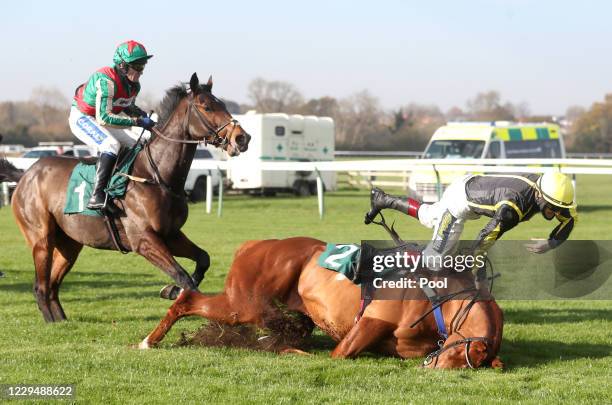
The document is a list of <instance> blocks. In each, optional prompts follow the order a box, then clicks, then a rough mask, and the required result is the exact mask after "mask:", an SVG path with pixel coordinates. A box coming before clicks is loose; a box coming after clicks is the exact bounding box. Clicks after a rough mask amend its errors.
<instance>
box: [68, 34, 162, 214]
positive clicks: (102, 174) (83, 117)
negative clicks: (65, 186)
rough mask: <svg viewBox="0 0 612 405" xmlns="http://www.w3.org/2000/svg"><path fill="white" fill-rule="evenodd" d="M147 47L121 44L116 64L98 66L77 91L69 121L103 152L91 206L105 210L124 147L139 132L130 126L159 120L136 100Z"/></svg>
mask: <svg viewBox="0 0 612 405" xmlns="http://www.w3.org/2000/svg"><path fill="white" fill-rule="evenodd" d="M151 57H153V55H148V54H147V51H146V49H145V47H144V46H143V45H142V44H140V43H138V42H136V41H127V42H124V43H122V44H120V45H119V46H118V47H117V49H116V50H115V55H114V58H113V62H114V64H113V66H110V67H103V68H101V69H98V70H97V71H96V72H95V73H94V74H93V75H92V76H91V77H90V78H89V80H88V81H87V82H86V83H84V84H82V85H80V86H79V87H78V88H77V89H76V92H75V96H74V101H73V103H72V108H71V109H70V117H69V118H68V123H69V124H70V129H71V130H72V133H73V134H74V135H75V136H76V137H77V138H78V139H79V140H81V141H82V142H83V143H85V144H86V145H88V146H90V147H93V148H95V149H96V150H97V151H98V153H99V154H100V157H99V160H98V166H97V168H96V178H95V184H94V189H93V194H92V196H91V199H90V200H89V202H88V204H87V208H88V209H92V210H95V209H103V208H104V207H105V205H106V192H105V191H104V190H105V188H106V187H107V184H108V181H109V179H110V177H111V174H112V171H113V168H114V166H115V162H116V161H117V155H118V153H119V149H120V148H121V146H131V145H133V144H134V143H135V141H136V139H137V137H138V136H137V134H135V133H134V132H133V131H131V129H130V127H132V126H138V127H142V128H144V129H147V130H148V129H151V128H153V126H154V125H155V122H154V121H153V120H151V119H150V118H149V117H147V114H146V113H145V112H144V111H143V110H141V109H140V108H138V107H137V106H136V104H135V103H134V101H135V99H136V96H137V95H138V92H139V91H140V83H139V80H140V76H141V75H142V72H143V70H144V68H145V65H146V63H147V61H148V60H149V59H150V58H151Z"/></svg>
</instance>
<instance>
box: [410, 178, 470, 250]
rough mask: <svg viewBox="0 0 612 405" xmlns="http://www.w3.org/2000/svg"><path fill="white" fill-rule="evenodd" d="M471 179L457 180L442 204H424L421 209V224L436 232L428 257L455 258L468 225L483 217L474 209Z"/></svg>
mask: <svg viewBox="0 0 612 405" xmlns="http://www.w3.org/2000/svg"><path fill="white" fill-rule="evenodd" d="M471 177H472V175H467V176H463V177H461V178H458V179H456V180H455V181H453V182H452V183H451V184H450V185H449V186H448V188H447V189H446V190H445V191H444V194H443V195H442V198H441V199H440V201H438V202H436V203H434V204H422V205H421V207H420V208H419V212H418V217H419V221H420V222H421V224H423V225H425V226H426V227H428V228H432V229H433V236H432V238H431V242H430V243H429V244H428V245H427V247H426V248H425V249H424V250H423V254H424V255H430V256H446V255H452V254H454V253H455V250H456V248H457V244H458V242H459V239H460V237H461V233H462V232H463V226H464V224H465V221H466V220H468V219H477V218H479V217H480V215H478V214H475V213H474V212H472V210H471V209H470V205H469V203H468V199H467V195H466V193H465V183H466V182H467V181H468V180H469V179H470V178H471Z"/></svg>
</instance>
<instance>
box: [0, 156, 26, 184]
mask: <svg viewBox="0 0 612 405" xmlns="http://www.w3.org/2000/svg"><path fill="white" fill-rule="evenodd" d="M22 174H23V170H20V169H18V168H16V167H15V166H13V165H12V164H11V162H9V161H8V160H6V159H4V158H0V181H6V180H8V181H19V178H20V177H21V175H22Z"/></svg>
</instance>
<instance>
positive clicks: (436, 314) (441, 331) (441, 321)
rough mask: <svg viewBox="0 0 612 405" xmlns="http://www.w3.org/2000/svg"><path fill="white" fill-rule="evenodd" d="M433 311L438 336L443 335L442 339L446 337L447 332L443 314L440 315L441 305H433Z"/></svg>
mask: <svg viewBox="0 0 612 405" xmlns="http://www.w3.org/2000/svg"><path fill="white" fill-rule="evenodd" d="M433 313H434V317H435V318H436V326H437V327H438V333H439V334H440V336H442V337H444V340H446V339H448V332H447V331H446V325H444V315H442V305H439V306H437V307H435V308H434V310H433Z"/></svg>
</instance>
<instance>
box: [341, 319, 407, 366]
mask: <svg viewBox="0 0 612 405" xmlns="http://www.w3.org/2000/svg"><path fill="white" fill-rule="evenodd" d="M395 328H396V326H395V325H393V324H391V323H389V322H386V321H383V320H380V319H374V318H367V317H363V318H361V319H360V320H359V322H357V323H356V324H355V325H354V326H353V328H352V329H351V330H350V332H349V333H348V334H347V335H346V336H345V337H344V338H343V339H342V340H341V341H340V343H338V346H336V348H335V349H334V350H333V351H332V353H331V356H332V357H333V358H341V359H344V358H353V357H356V356H358V355H359V353H361V352H363V351H364V350H366V349H367V348H368V347H370V346H371V345H373V344H375V343H377V342H378V341H379V340H380V339H382V338H384V337H386V336H388V335H389V334H390V333H392V332H393V330H394V329H395Z"/></svg>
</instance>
